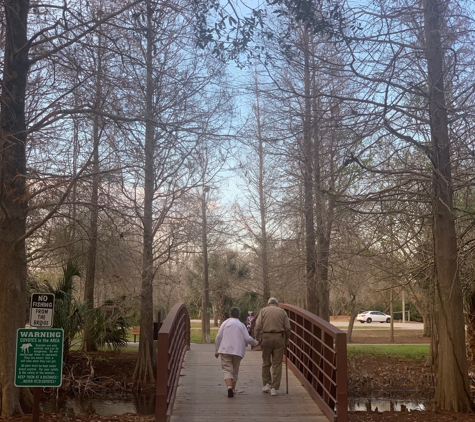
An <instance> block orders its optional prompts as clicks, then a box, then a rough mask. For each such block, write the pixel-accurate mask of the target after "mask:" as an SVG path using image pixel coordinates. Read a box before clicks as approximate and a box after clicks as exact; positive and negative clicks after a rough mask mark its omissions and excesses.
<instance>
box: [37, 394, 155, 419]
mask: <svg viewBox="0 0 475 422" xmlns="http://www.w3.org/2000/svg"><path fill="white" fill-rule="evenodd" d="M68 409H72V410H73V411H74V413H75V414H78V413H86V414H90V413H95V414H97V415H100V416H108V415H124V414H126V413H132V414H136V415H151V414H154V413H155V394H143V393H142V394H140V395H139V396H132V397H117V398H112V399H103V398H64V399H58V400H55V398H54V397H52V398H51V399H50V400H48V401H41V402H40V411H42V412H44V413H60V411H61V410H63V411H68ZM69 411H70V410H69Z"/></svg>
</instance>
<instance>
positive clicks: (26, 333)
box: [15, 328, 64, 387]
mask: <svg viewBox="0 0 475 422" xmlns="http://www.w3.org/2000/svg"><path fill="white" fill-rule="evenodd" d="M63 339H64V332H63V329H62V328H59V329H56V328H53V329H51V330H48V329H46V330H42V329H35V328H20V329H19V330H18V331H17V346H16V361H15V386H17V387H60V386H61V383H62V378H63Z"/></svg>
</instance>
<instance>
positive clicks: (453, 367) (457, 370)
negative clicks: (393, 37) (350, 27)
mask: <svg viewBox="0 0 475 422" xmlns="http://www.w3.org/2000/svg"><path fill="white" fill-rule="evenodd" d="M439 6H440V4H439V0H424V27H425V36H426V55H427V65H428V78H429V80H428V85H429V112H430V126H431V128H430V129H431V142H432V155H431V158H432V163H433V165H434V171H433V191H434V197H433V216H434V228H433V237H434V253H435V270H436V274H435V275H436V276H435V283H436V306H437V322H436V325H437V331H438V362H437V387H436V392H435V402H436V407H437V408H438V409H442V410H447V411H455V412H468V411H470V410H471V407H472V402H471V398H470V388H469V383H468V369H467V356H466V352H465V325H464V318H463V297H462V288H461V284H460V279H459V273H458V262H457V261H458V260H457V238H456V231H455V219H454V213H453V202H452V199H453V198H452V196H453V193H452V174H451V162H450V159H451V157H450V148H449V146H450V142H449V131H448V119H447V111H446V110H447V107H446V102H445V93H444V89H445V87H444V71H443V51H442V45H441V44H442V41H441V36H440V28H441V24H440V21H439V18H440V10H441V9H440V8H439Z"/></svg>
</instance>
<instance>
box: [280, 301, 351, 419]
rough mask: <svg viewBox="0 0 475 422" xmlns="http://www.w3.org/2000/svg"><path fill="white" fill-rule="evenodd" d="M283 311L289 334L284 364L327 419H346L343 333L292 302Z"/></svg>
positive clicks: (346, 398) (345, 368)
mask: <svg viewBox="0 0 475 422" xmlns="http://www.w3.org/2000/svg"><path fill="white" fill-rule="evenodd" d="M279 306H280V307H281V308H283V309H285V311H286V312H287V315H288V316H289V319H290V326H291V328H292V334H291V337H290V344H289V346H288V347H287V358H286V360H287V364H288V365H289V368H290V369H291V370H292V372H293V373H294V374H295V376H296V377H297V378H298V379H299V380H300V381H301V382H302V384H303V386H304V387H305V389H306V390H307V391H308V393H309V394H310V396H311V397H312V398H313V400H314V401H315V403H317V404H318V405H319V407H320V408H321V409H322V411H323V413H325V415H326V416H327V418H328V419H329V420H330V421H334V422H347V421H348V379H347V360H346V333H345V332H343V331H341V330H340V329H338V328H336V327H335V326H333V325H332V324H330V323H328V322H327V321H325V320H323V319H321V318H319V317H317V316H316V315H314V314H312V313H310V312H308V311H306V310H305V309H302V308H299V307H298V306H294V305H287V304H279Z"/></svg>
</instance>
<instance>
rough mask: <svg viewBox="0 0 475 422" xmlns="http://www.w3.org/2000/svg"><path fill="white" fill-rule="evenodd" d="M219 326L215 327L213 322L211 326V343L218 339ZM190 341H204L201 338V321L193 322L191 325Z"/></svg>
mask: <svg viewBox="0 0 475 422" xmlns="http://www.w3.org/2000/svg"><path fill="white" fill-rule="evenodd" d="M218 330H219V327H215V326H214V325H213V324H212V323H211V327H210V339H211V343H214V340H215V339H216V335H217V334H218ZM190 331H191V334H190V342H191V343H203V341H202V340H201V322H192V323H191V326H190Z"/></svg>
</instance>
